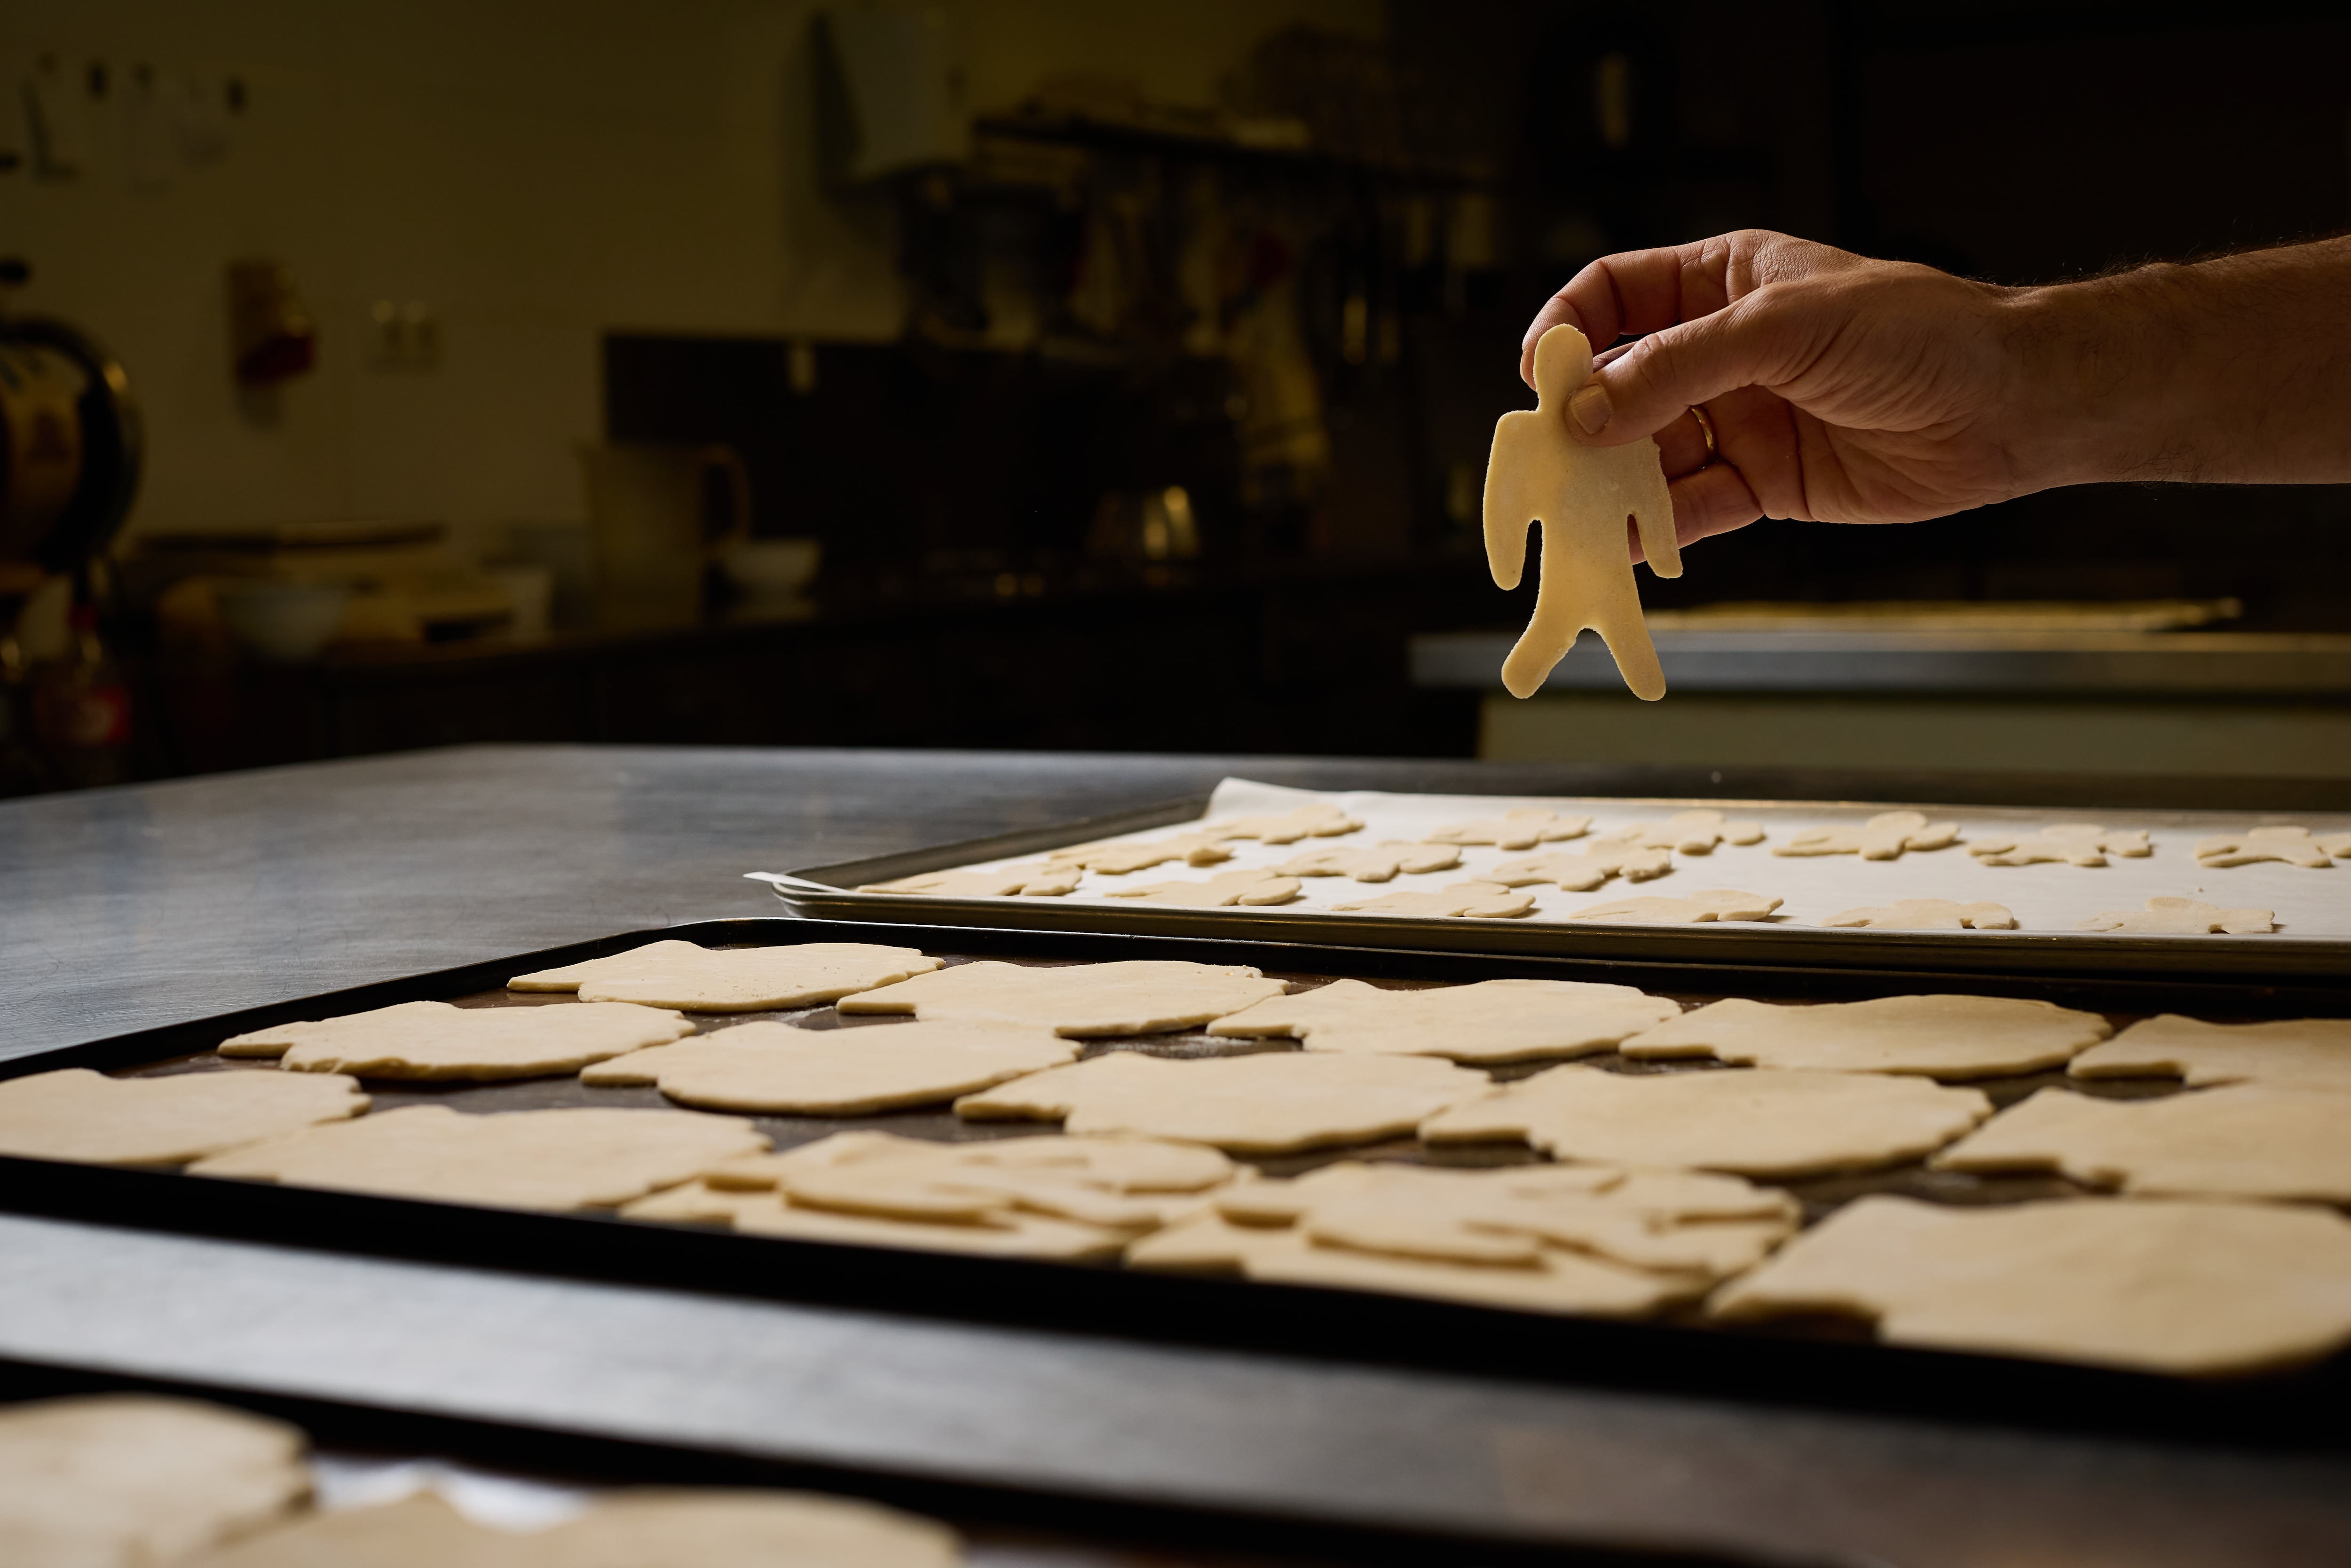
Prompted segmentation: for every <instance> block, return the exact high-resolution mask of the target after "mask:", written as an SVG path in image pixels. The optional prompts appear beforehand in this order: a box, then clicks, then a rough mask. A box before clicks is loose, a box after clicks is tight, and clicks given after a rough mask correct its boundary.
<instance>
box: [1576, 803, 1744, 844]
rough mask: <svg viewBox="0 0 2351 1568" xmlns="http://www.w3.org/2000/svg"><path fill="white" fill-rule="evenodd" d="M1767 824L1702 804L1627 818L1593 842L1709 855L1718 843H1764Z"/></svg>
mask: <svg viewBox="0 0 2351 1568" xmlns="http://www.w3.org/2000/svg"><path fill="white" fill-rule="evenodd" d="M1762 841H1763V824H1762V823H1761V822H1756V821H1744V820H1741V819H1736V818H1729V817H1725V816H1724V815H1723V814H1722V813H1721V812H1719V811H1715V810H1706V809H1704V808H1701V809H1699V810H1694V811H1676V812H1675V813H1674V814H1673V815H1672V816H1670V817H1667V819H1666V820H1665V821H1662V822H1627V823H1625V825H1624V826H1623V827H1621V828H1611V829H1609V830H1608V831H1606V832H1604V833H1603V834H1601V835H1600V836H1599V837H1598V838H1596V839H1594V840H1593V844H1595V845H1598V844H1631V845H1634V846H1635V847H1636V848H1639V849H1645V850H1676V851H1678V852H1681V853H1683V854H1686V855H1707V854H1712V853H1713V852H1714V847H1715V846H1716V845H1717V844H1760V843H1761V842H1762Z"/></svg>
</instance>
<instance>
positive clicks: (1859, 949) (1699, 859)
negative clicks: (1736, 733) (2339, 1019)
mask: <svg viewBox="0 0 2351 1568" xmlns="http://www.w3.org/2000/svg"><path fill="white" fill-rule="evenodd" d="M1308 801H1324V802H1329V803H1331V804H1333V805H1337V806H1339V807H1341V808H1343V809H1344V810H1349V811H1352V812H1353V813H1354V814H1355V815H1357V816H1359V817H1361V818H1362V819H1363V820H1364V824H1365V826H1364V830H1363V831H1361V832H1359V833H1353V834H1350V835H1347V836H1346V837H1345V838H1343V839H1324V840H1312V839H1310V840H1306V841H1302V842H1300V843H1297V844H1290V845H1269V844H1260V843H1255V842H1250V841H1238V842H1235V843H1233V844H1231V845H1230V846H1229V847H1230V848H1231V849H1232V850H1233V851H1234V856H1233V859H1232V860H1230V861H1228V862H1224V863H1222V864H1219V865H1217V866H1216V867H1213V868H1210V869H1209V870H1207V871H1195V870H1192V869H1190V868H1187V867H1185V866H1182V865H1172V866H1166V867H1162V868H1159V869H1157V870H1155V871H1151V872H1144V873H1135V874H1134V875H1133V876H1129V877H1124V878H1101V877H1092V878H1090V879H1089V882H1088V884H1087V885H1086V886H1085V887H1082V888H1081V889H1080V891H1078V892H1077V893H1073V894H1068V895H1066V896H1063V897H1059V898H1034V897H1029V898H940V897H935V896H930V895H911V896H910V895H906V894H873V893H860V892H858V891H857V889H858V888H860V887H861V886H864V885H868V884H872V883H882V882H888V881H892V880H894V879H896V878H899V877H904V876H914V875H917V874H920V873H925V872H934V871H946V870H953V869H961V868H987V867H993V866H998V865H1003V864H1008V863H1012V862H1020V861H1025V860H1029V859H1032V858H1033V857H1035V856H1038V855H1040V854H1043V853H1045V852H1049V851H1051V850H1054V849H1059V848H1062V847H1065V846H1067V845H1071V844H1078V843H1091V842H1093V841H1098V840H1110V841H1128V840H1132V841H1148V840H1150V839H1153V838H1157V837H1161V836H1164V835H1165V832H1166V831H1168V830H1170V829H1175V828H1179V827H1181V826H1182V825H1184V824H1187V823H1191V822H1196V821H1205V820H1210V819H1220V818H1225V817H1231V816H1238V815H1245V814H1249V813H1255V812H1259V811H1286V810H1290V809H1291V808H1293V807H1295V806H1297V805H1300V804H1301V803H1304V802H1308ZM1518 806H1544V807H1549V808H1552V809H1553V810H1559V811H1562V812H1565V813H1573V814H1576V815H1588V816H1590V817H1591V818H1592V819H1593V829H1592V831H1593V834H1595V835H1597V834H1600V833H1604V832H1606V831H1609V830H1610V829H1611V828H1613V827H1616V826H1619V825H1622V824H1625V823H1629V822H1635V821H1643V820H1650V821H1654V820H1656V819H1657V818H1659V817H1662V816H1665V815H1667V814H1670V813H1672V812H1675V811H1679V810H1692V809H1698V808H1704V809H1708V810H1719V811H1721V812H1722V813H1723V814H1724V815H1725V816H1726V817H1729V818H1733V819H1739V818H1746V819H1751V820H1754V821H1759V822H1761V824H1762V826H1763V828H1764V831H1765V838H1764V840H1763V841H1761V843H1757V844H1751V845H1731V844H1724V845H1721V846H1719V847H1718V848H1717V849H1716V850H1715V851H1714V852H1712V853H1711V854H1708V855H1703V856H1697V855H1679V854H1677V855H1676V857H1675V867H1674V870H1673V871H1672V872H1670V873H1667V875H1665V876H1663V877H1660V878H1657V879H1656V880H1654V881H1650V882H1643V883H1625V882H1624V881H1622V880H1616V881H1612V882H1610V883H1608V884H1607V885H1606V886H1605V887H1603V888H1601V889H1599V890H1597V891H1595V892H1591V893H1565V892H1562V891H1561V890H1560V889H1558V888H1555V887H1535V888H1524V889H1520V891H1521V892H1525V893H1531V894H1535V895H1536V906H1535V909H1534V912H1533V913H1532V914H1531V915H1528V916H1526V917H1524V918H1521V919H1515V920H1468V919H1418V918H1399V917H1396V916H1391V915H1360V914H1347V913H1341V912H1338V911H1336V910H1334V909H1332V905H1333V904H1342V903H1349V902H1353V901H1354V900H1356V899H1361V898H1366V897H1372V896H1376V895H1377V894H1381V893H1384V892H1389V891H1393V890H1397V889H1403V888H1410V887H1426V888H1437V887H1443V886H1445V885H1447V883H1453V882H1466V881H1474V880H1476V879H1477V876H1478V873H1479V870H1480V869H1482V868H1486V867H1490V866H1492V865H1495V864H1498V863H1499V862H1501V861H1504V860H1509V859H1516V858H1520V856H1521V855H1522V854H1523V853H1525V852H1513V851H1505V850H1498V849H1492V848H1484V847H1475V848H1465V849H1463V851H1462V855H1461V865H1460V867H1459V869H1458V870H1455V871H1449V872H1438V873H1429V874H1426V875H1421V876H1417V877H1399V878H1397V879H1396V880H1395V882H1392V883H1379V884H1373V885H1366V884H1364V883H1356V882H1353V881H1351V880H1348V879H1346V878H1343V877H1318V878H1311V879H1307V880H1306V881H1305V883H1304V885H1303V889H1302V891H1301V896H1300V897H1299V899H1298V900H1297V901H1296V902H1295V903H1291V904H1282V905H1278V906H1274V907H1269V908H1230V909H1179V908H1165V907H1155V906H1149V905H1138V904H1133V903H1130V902H1127V901H1124V900H1121V899H1115V898H1111V897H1107V896H1105V894H1107V893H1108V892H1109V891H1111V890H1112V889H1114V888H1116V887H1119V886H1123V885H1134V884H1138V883H1145V882H1153V881H1160V880H1172V879H1183V878H1193V879H1197V878H1202V877H1206V876H1207V875H1211V874H1213V873H1216V872H1221V871H1227V870H1232V869H1237V868H1243V867H1259V866H1269V867H1270V866H1274V865H1279V864H1280V862H1282V861H1284V860H1287V859H1288V858H1289V857H1290V856H1291V855H1293V854H1296V853H1298V852H1300V851H1301V850H1305V849H1311V848H1316V847H1322V846H1326V845H1337V844H1342V843H1375V842H1377V841H1380V840H1382V839H1384V838H1412V839H1417V838H1420V837H1422V836H1423V835H1424V834H1425V833H1426V831H1428V830H1430V829H1431V828H1434V827H1436V826H1437V825H1438V824H1440V823H1443V822H1447V821H1460V820H1462V819H1465V818H1471V817H1487V816H1493V815H1496V814H1499V812H1502V811H1506V810H1510V809H1512V808H1514V807H1518ZM1885 810H1917V811H1921V812H1924V813H1925V814H1926V815H1927V816H1928V818H1929V819H1930V820H1932V821H1956V822H1958V823H1959V829H1960V834H1961V840H1960V842H1959V844H1957V845H1954V846H1953V847H1951V848H1948V849H1943V850H1938V851H1929V852H1924V853H1919V852H1913V853H1909V854H1906V855H1904V856H1903V857H1901V858H1900V859H1898V860H1894V861H1882V862H1880V861H1864V860H1862V859H1861V858H1860V857H1859V856H1857V855H1821V856H1782V855H1775V854H1773V853H1772V852H1771V847H1772V845H1773V844H1775V843H1781V842H1784V841H1786V840H1787V838H1788V837H1789V835H1791V834H1792V833H1794V832H1796V831H1800V830H1802V829H1804V828H1810V827H1820V826H1828V825H1835V824H1841V823H1858V822H1860V821H1863V820H1865V819H1866V818H1868V817H1870V816H1872V815H1874V814H1875V813H1876V812H1879V811H1885ZM2066 821H2096V822H2098V823H2100V824H2101V825H2103V826H2105V827H2106V828H2109V829H2142V830H2145V831H2147V834H2148V839H2149V841H2150V843H2152V844H2153V845H2154V852H2153V853H2152V854H2150V855H2148V856H2146V857H2144V858H2126V857H2122V856H2108V857H2107V863H2106V864H2105V866H2102V867H2096V868H2089V867H2082V866H2074V865H2064V864H2043V865H2031V866H1991V865H1985V864H1983V863H1982V862H1979V861H1978V860H1976V859H1975V858H1974V857H1973V856H1972V855H1970V854H1969V853H1968V852H1967V849H1966V843H1967V841H1968V840H1970V839H1984V838H1990V837H1992V836H1994V835H1996V834H2011V835H2013V834H2024V833H2030V832H2032V831H2037V830H2038V829H2040V828H2043V827H2046V826H2049V825H2051V824H2053V823H2056V822H2066ZM2276 822H2293V823H2296V824H2299V825H2302V826H2304V827H2307V828H2309V829H2310V830H2311V831H2314V832H2317V833H2326V832H2351V815H2346V814H2344V813H2340V812H2324V811H2305V812H2295V813H2284V814H2280V813H2274V812H2271V813H2260V812H2222V811H2196V810H2146V809H2126V808H2120V807H2117V808H2114V809H2112V810H2096V809H2090V810H2085V809H2083V808H2079V807H2072V808H2056V807H2051V808H2045V809H2044V808H2030V807H2004V806H1962V805H1916V804H1907V805H1903V804H1888V803H1886V802H1872V801H1850V800H1669V799H1632V798H1625V797H1573V796H1566V797H1562V796H1489V795H1395V794H1387V793H1384V792H1381V791H1377V790H1347V791H1316V790H1308V789H1289V788H1286V787H1284V786H1280V785H1273V784H1260V783H1256V782H1253V781H1250V780H1248V779H1227V780H1226V781H1225V782H1224V783H1223V784H1221V785H1220V786H1218V787H1217V791H1216V793H1215V794H1214V795H1211V796H1205V797H1202V796H1195V797H1192V798H1189V799H1186V800H1171V801H1168V802H1165V804H1163V805H1159V806H1154V807H1147V808H1144V809H1141V810H1134V811H1129V812H1124V813H1122V814H1119V815H1116V816H1110V817H1098V818H1092V819H1089V820H1086V821H1076V822H1071V823H1067V824H1064V825H1062V826H1060V827H1056V828H1045V829H1035V830H1030V831H1025V832H1020V833H1009V834H1003V835H999V836H997V837H994V838H988V839H979V840H972V841H965V842H962V843H954V844H943V845H940V846H938V847H937V848H935V849H929V850H920V851H914V852H909V853H904V854H896V855H889V856H883V857H880V858H876V859H872V860H862V861H851V862H842V863H840V864H834V865H821V866H809V867H802V868H799V869H798V870H794V871H790V872H785V873H763V872H753V873H747V874H749V875H751V876H753V877H756V878H758V880H761V881H765V882H768V883H770V884H772V885H773V887H774V889H775V891H776V894H777V895H778V897H779V898H781V899H783V900H784V902H785V903H786V904H788V905H789V907H790V908H791V909H792V910H793V911H794V912H795V913H797V914H800V915H812V916H819V917H822V918H826V919H833V920H884V921H898V920H920V921H925V922H930V923H936V924H941V925H976V926H994V925H1000V926H1019V927H1024V928H1028V929H1032V930H1035V929H1050V930H1069V931H1127V932H1134V933H1137V934H1149V935H1155V936H1156V935H1165V936H1235V937H1248V938H1260V939H1265V940H1273V941H1297V942H1315V943H1341V944H1347V945H1352V946H1407V947H1423V948H1441V949H1454V950H1462V951H1470V952H1487V953H1514V954H1518V953H1523V954H1539V953H1554V954H1582V955H1587V956H1594V957H1618V958H1627V959H1656V960H1665V961H1677V960H1683V959H1687V960H1689V961H1692V962H1721V963H1742V964H1770V963H1789V964H1795V965H1799V966H1820V965H1848V966H1855V967H1902V968H1912V969H1922V970H1941V971H1952V972H1966V971H1982V972H1991V973H2075V974H2085V973H2086V974H2109V975H2116V976H2130V975H2148V974H2157V973H2163V972H2168V971H2180V970H2185V971H2187V972H2191V973H2199V974H2209V975H2215V976H2220V975H2229V976H2241V977H2256V976H2266V977H2300V976H2308V977H2317V976H2325V975H2334V974H2341V973H2343V972H2344V971H2345V970H2346V969H2351V870H2346V868H2343V867H2331V868H2327V869H2325V870H2309V869H2305V868H2303V867H2299V866H2291V865H2286V864H2284V863H2283V862H2264V863H2260V864H2254V865H2245V866H2233V867H2229V868H2225V869H2210V868H2206V867H2203V866H2200V865H2199V864H2198V863H2197V862H2196V861H2195V858H2194V855H2193V849H2194V846H2195V845H2196V843H2197V842H2199V841H2201V840H2203V839H2205V838H2207V837H2210V836H2211V835H2213V834H2216V833H2225V832H2237V831H2243V830H2245V829H2246V828H2249V827H2254V826H2260V825H2263V824H2268V823H2276ZM1556 847H1558V848H1560V849H1562V850H1571V851H1572V850H1573V848H1574V847H1575V843H1574V841H1568V842H1566V843H1562V844H1560V845H1558V846H1556ZM1709 887H1730V888H1738V889H1740V890H1742V891H1746V892H1750V893H1759V894H1764V895H1766V896H1770V897H1777V898H1780V899H1782V901H1783V902H1782V905H1781V907H1780V909H1779V911H1778V912H1777V913H1776V914H1774V915H1773V916H1772V917H1771V919H1770V920H1769V921H1735V922H1722V923H1709V924H1706V925H1685V926H1657V925H1603V924H1598V923H1583V922H1575V923H1570V922H1568V921H1566V920H1564V919H1563V918H1562V917H1563V916H1564V915H1567V914H1569V913H1571V912H1573V911H1574V910H1577V909H1582V908H1585V907H1589V906H1590V905H1593V904H1601V903H1604V902H1608V901H1610V900H1613V899H1617V898H1624V897H1629V896H1640V895H1646V894H1681V893H1689V892H1695V891H1697V890H1698V889H1701V888H1709ZM2158 894H2179V895H2186V896H2189V897H2194V898H2199V899H2201V900H2203V901H2205V902H2207V903H2210V904H2220V905H2222V906H2224V907H2231V908H2234V907H2247V906H2251V907H2258V908H2264V909H2270V910H2273V911H2274V912H2275V914H2276V916H2277V920H2278V923H2279V929H2278V930H2276V931H2275V932H2273V933H2271V934H2269V935H2266V936H2221V935H2211V936H2126V935H2123V934H2119V933H2099V932H2085V931H2081V930H2077V929H2075V922H2077V921H2078V920H2080V919H2082V918H2083V917H2084V916H2085V915H2095V914H2098V913H2100V912H2102V911H2105V910H2135V909H2138V908H2140V907H2141V906H2142V905H2143V904H2144V903H2145V901H2146V900H2147V898H2148V897H2149V896H2151V895H2158ZM1896 898H1949V899H1952V900H1955V901H1958V902H1960V903H1973V902H1976V901H1978V900H1987V899H1988V900H1991V901H1992V902H1995V903H1998V904H2003V905H2005V906H2007V907H2008V908H2009V909H2010V910H2011V912H2013V913H2014V914H2015V915H2016V917H2017V919H2018V922H2019V925H2020V929H2018V930H2015V931H1954V932H1941V931H1876V930H1866V929H1859V928H1850V927H1824V926H1823V925H1820V924H1819V923H1820V922H1822V921H1823V920H1825V919H1827V918H1828V917H1829V916H1831V915H1835V914H1837V913H1839V912H1841V911H1844V910H1846V909H1851V908H1855V907H1857V906H1862V905H1868V904H1886V903H1888V902H1890V901H1892V900H1894V899H1896Z"/></svg>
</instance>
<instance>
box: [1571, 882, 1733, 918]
mask: <svg viewBox="0 0 2351 1568" xmlns="http://www.w3.org/2000/svg"><path fill="white" fill-rule="evenodd" d="M1779 907H1780V901H1779V900H1778V899H1776V898H1766V897H1764V896H1763V895H1762V894H1760V893H1739V892H1735V891H1733V890H1732V889H1730V888H1727V887H1709V888H1707V889H1705V890H1703V891H1701V892H1698V893H1693V894H1687V895H1685V896H1683V897H1680V898H1665V897H1651V898H1620V899H1617V900H1616V901H1615V902H1614V903H1613V904H1586V905H1585V906H1584V907H1583V908H1582V909H1579V910H1576V911H1575V912H1574V913H1573V914H1572V915H1569V916H1568V917H1567V918H1568V919H1570V920H1605V921H1607V922H1609V923H1610V924H1611V925H1698V923H1700V922H1701V921H1708V920H1761V919H1762V918H1764V917H1765V916H1766V915H1770V914H1771V912H1772V911H1773V910H1775V909H1777V908H1779Z"/></svg>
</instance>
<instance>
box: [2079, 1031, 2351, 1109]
mask: <svg viewBox="0 0 2351 1568" xmlns="http://www.w3.org/2000/svg"><path fill="white" fill-rule="evenodd" d="M2072 1071H2073V1074H2074V1077H2076V1078H2144V1077H2148V1076H2152V1075H2157V1074H2161V1075H2165V1076H2171V1075H2177V1076H2179V1077H2180V1078H2182V1079H2185V1080H2186V1081H2187V1083H2188V1086H2189V1088H2190V1089H2202V1088H2204V1087H2206V1086H2208V1085H2210V1084H2217V1083H2262V1084H2267V1085H2269V1086H2271V1087H2273V1088H2277V1089H2332V1090H2335V1091H2338V1092H2345V1093H2351V1019H2273V1020H2272V1021H2270V1022H2268V1023H2205V1022H2203V1021H2201V1020H2200V1019H2191V1018H2182V1017H2180V1016H2179V1014H2178V1013H2165V1014H2163V1015H2161V1016H2160V1017H2158V1018H2151V1019H2141V1020H2140V1021H2139V1022H2137V1023H2135V1024H2133V1025H2131V1026H2130V1027H2129V1028H2128V1029H2126V1030H2123V1031H2122V1033H2120V1034H2118V1035H2116V1036H2115V1038H2114V1039H2112V1040H2108V1041H2106V1042H2105V1044H2104V1045H2094V1046H2092V1047H2091V1048H2090V1049H2089V1050H2087V1051H2084V1052H2083V1053H2082V1054H2081V1055H2079V1056H2077V1057H2075V1058H2074V1066H2073V1069H2072Z"/></svg>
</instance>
